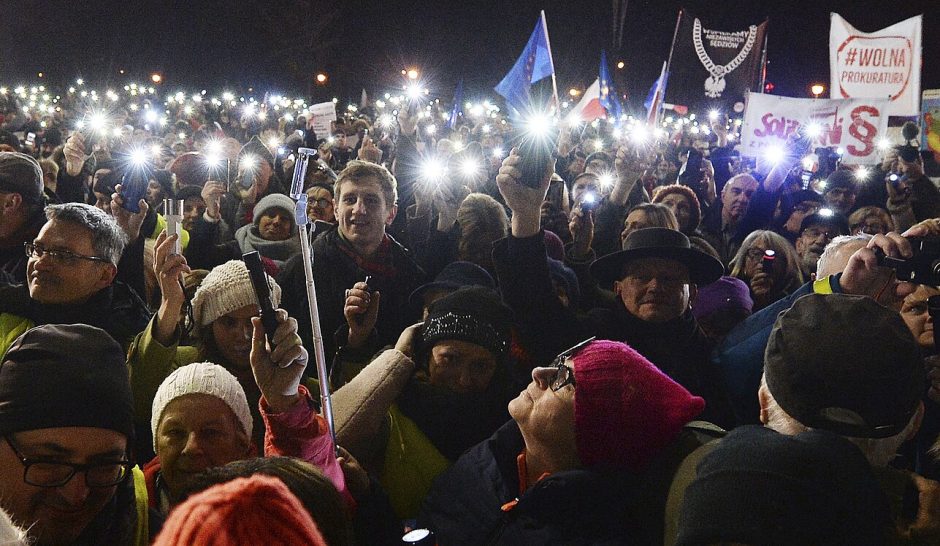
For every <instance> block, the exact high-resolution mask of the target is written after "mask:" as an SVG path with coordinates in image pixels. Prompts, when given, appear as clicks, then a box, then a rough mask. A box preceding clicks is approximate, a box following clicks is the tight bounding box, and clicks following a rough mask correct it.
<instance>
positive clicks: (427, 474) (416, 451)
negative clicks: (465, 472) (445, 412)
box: [380, 405, 451, 519]
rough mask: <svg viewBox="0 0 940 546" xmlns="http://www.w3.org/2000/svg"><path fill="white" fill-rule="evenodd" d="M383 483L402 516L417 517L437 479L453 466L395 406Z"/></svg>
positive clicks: (386, 449) (389, 414)
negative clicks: (422, 503)
mask: <svg viewBox="0 0 940 546" xmlns="http://www.w3.org/2000/svg"><path fill="white" fill-rule="evenodd" d="M388 416H389V420H390V426H389V435H388V443H387V444H386V445H385V463H384V466H383V467H382V476H381V479H380V482H381V483H382V487H384V488H385V492H386V493H388V499H389V502H390V503H391V505H392V508H393V509H394V510H395V513H396V514H397V515H398V517H399V518H400V519H413V518H415V517H417V515H418V510H419V509H420V508H421V501H423V500H424V497H426V496H427V494H428V491H430V490H431V484H432V483H433V482H434V478H436V477H437V476H438V475H440V474H441V473H442V472H444V471H445V470H447V468H448V467H450V464H451V463H450V461H448V460H447V458H446V457H444V456H443V455H441V452H440V451H438V450H437V448H436V447H434V444H432V443H431V440H429V439H428V437H427V436H426V435H425V434H424V433H423V432H421V429H419V428H418V425H416V424H415V423H414V421H412V420H411V419H409V418H408V417H406V416H405V414H403V413H402V412H401V410H400V409H398V406H397V405H392V407H391V409H389V411H388Z"/></svg>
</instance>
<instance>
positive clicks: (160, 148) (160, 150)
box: [150, 144, 163, 157]
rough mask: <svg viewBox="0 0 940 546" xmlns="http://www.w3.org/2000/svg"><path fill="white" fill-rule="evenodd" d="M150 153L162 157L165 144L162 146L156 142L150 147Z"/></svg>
mask: <svg viewBox="0 0 940 546" xmlns="http://www.w3.org/2000/svg"><path fill="white" fill-rule="evenodd" d="M150 153H151V154H153V157H160V156H161V155H163V146H160V145H159V144H154V145H153V146H152V147H151V148H150Z"/></svg>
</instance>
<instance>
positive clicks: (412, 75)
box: [408, 68, 418, 80]
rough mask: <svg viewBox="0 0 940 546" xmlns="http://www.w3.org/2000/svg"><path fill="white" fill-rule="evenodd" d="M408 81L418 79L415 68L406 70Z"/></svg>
mask: <svg viewBox="0 0 940 546" xmlns="http://www.w3.org/2000/svg"><path fill="white" fill-rule="evenodd" d="M408 79H409V80H417V79H418V69H417V68H409V69H408Z"/></svg>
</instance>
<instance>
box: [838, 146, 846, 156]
mask: <svg viewBox="0 0 940 546" xmlns="http://www.w3.org/2000/svg"><path fill="white" fill-rule="evenodd" d="M836 153H837V154H839V155H845V150H844V149H843V148H841V147H840V148H836Z"/></svg>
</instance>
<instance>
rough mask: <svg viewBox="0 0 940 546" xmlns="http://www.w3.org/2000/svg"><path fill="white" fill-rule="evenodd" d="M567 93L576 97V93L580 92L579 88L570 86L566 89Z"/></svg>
mask: <svg viewBox="0 0 940 546" xmlns="http://www.w3.org/2000/svg"><path fill="white" fill-rule="evenodd" d="M568 94H569V95H571V96H572V97H577V96H578V95H580V94H581V90H580V89H577V88H575V87H572V88H571V89H569V90H568Z"/></svg>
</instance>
